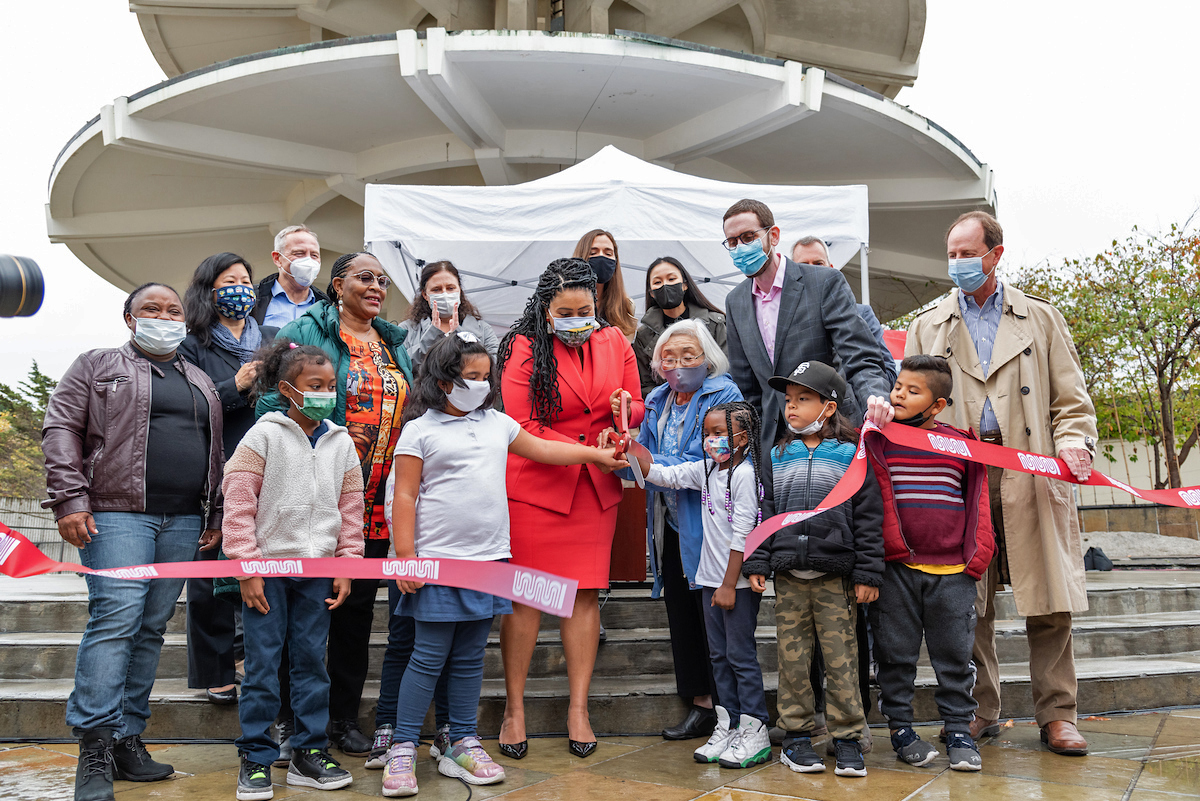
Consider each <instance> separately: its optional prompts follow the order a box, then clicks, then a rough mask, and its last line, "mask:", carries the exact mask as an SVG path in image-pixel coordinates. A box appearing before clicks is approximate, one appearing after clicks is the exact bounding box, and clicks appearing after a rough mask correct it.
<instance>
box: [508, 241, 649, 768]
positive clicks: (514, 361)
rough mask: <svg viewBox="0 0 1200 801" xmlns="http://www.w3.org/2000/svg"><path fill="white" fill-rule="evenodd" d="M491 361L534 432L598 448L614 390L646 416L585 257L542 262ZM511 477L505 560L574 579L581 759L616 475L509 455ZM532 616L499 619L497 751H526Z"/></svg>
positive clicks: (570, 654)
mask: <svg viewBox="0 0 1200 801" xmlns="http://www.w3.org/2000/svg"><path fill="white" fill-rule="evenodd" d="M610 289H611V285H610ZM498 362H499V367H500V369H501V370H502V374H501V381H500V388H501V394H502V396H503V399H504V408H505V410H506V411H507V412H508V413H509V414H510V415H512V417H513V418H514V419H515V420H516V421H517V422H518V423H520V424H521V427H522V428H524V429H525V430H526V431H528V432H529V433H531V434H533V435H534V436H537V437H542V438H545V439H551V440H558V441H560V442H574V443H584V444H587V445H595V444H597V442H598V437H599V435H600V433H601V432H602V431H604V430H605V429H607V428H610V427H611V426H612V425H613V417H614V412H615V411H616V410H617V409H619V408H620V403H621V398H622V396H624V397H625V399H626V401H628V402H629V408H630V417H631V419H630V421H629V422H630V425H637V424H638V423H639V422H640V421H641V419H642V415H643V411H644V407H643V404H642V397H641V391H640V390H639V389H638V375H637V362H636V361H635V359H634V357H633V350H632V349H631V348H630V346H629V342H628V341H627V340H626V339H625V337H624V336H622V335H621V332H620V330H619V329H617V328H616V327H615V326H611V325H609V324H608V322H607V321H606V320H605V319H604V318H603V316H602V315H601V314H599V313H598V311H597V299H596V274H595V272H593V268H592V266H591V265H589V264H588V263H587V262H586V261H583V260H582V259H558V260H556V261H554V262H551V264H550V266H549V267H547V268H546V270H545V272H543V273H542V275H541V278H539V279H538V285H537V288H536V289H535V290H534V293H533V296H532V297H531V298H530V299H529V303H528V304H527V305H526V306H525V312H524V314H522V316H521V318H520V319H519V320H517V321H516V323H514V324H513V327H512V329H511V330H510V331H509V333H508V334H507V335H506V336H505V337H504V339H503V341H502V342H501V343H500V354H499V357H498ZM507 476H508V477H507V481H508V499H509V520H510V525H511V545H512V561H513V563H514V564H518V565H527V566H530V567H536V568H539V569H541V570H547V571H549V572H552V573H556V574H558V575H562V576H568V577H570V578H574V579H577V580H578V581H579V592H578V594H577V595H576V596H575V608H574V611H573V613H572V615H571V617H569V618H562V619H561V621H560V623H559V627H560V630H561V632H562V643H563V652H564V653H565V655H566V660H567V679H568V682H569V684H570V693H571V698H570V704H569V706H568V708H567V732H568V738H569V740H570V749H571V753H573V754H574V755H575V756H578V757H586V756H588V755H590V754H591V753H592V752H593V751H594V750H595V748H596V736H595V734H594V732H593V731H592V726H591V722H590V720H589V718H588V706H587V703H588V688H589V687H590V685H591V680H592V669H593V668H594V667H595V663H596V648H597V646H598V645H599V642H600V608H599V603H598V599H599V591H600V589H601V588H606V587H608V575H609V557H610V555H611V551H612V542H613V534H614V532H615V531H616V523H617V504H618V503H620V501H621V493H622V489H621V480H620V479H619V478H617V477H616V476H614V475H612V474H606V473H603V472H601V471H600V469H599V468H597V467H595V466H594V465H588V466H585V467H581V466H579V465H572V466H568V467H556V466H551V465H544V464H538V463H536V462H533V461H530V460H529V459H525V458H522V457H520V456H516V455H510V456H509V457H508V474H507ZM540 622H541V612H539V611H538V610H537V609H535V608H534V607H530V606H525V605H523V604H519V603H514V604H513V613H512V614H511V615H505V616H504V617H503V619H502V622H501V624H500V649H501V653H502V656H503V659H504V684H505V689H506V692H507V703H506V705H505V710H504V720H503V723H502V725H501V728H500V751H501V753H503V754H505V755H507V756H509V757H512V758H514V759H520V758H521V757H523V756H524V755H525V753H526V745H525V741H526V732H525V707H524V698H525V679H526V676H527V674H528V673H529V663H530V659H531V658H532V657H533V649H534V646H535V645H536V644H537V636H538V628H539V625H540Z"/></svg>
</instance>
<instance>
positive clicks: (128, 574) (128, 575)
mask: <svg viewBox="0 0 1200 801" xmlns="http://www.w3.org/2000/svg"><path fill="white" fill-rule="evenodd" d="M92 575H93V576H105V577H107V578H119V579H145V578H158V571H157V570H155V569H154V568H152V567H150V566H149V565H142V566H141V567H110V568H107V569H105V570H93V571H92Z"/></svg>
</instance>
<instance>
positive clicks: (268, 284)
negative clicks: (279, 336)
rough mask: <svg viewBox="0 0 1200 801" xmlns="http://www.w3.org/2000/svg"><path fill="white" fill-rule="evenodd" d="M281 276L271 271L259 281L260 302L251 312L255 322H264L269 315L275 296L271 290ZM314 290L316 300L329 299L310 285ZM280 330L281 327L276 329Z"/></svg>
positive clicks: (257, 291)
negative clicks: (269, 308)
mask: <svg viewBox="0 0 1200 801" xmlns="http://www.w3.org/2000/svg"><path fill="white" fill-rule="evenodd" d="M277 278H279V273H271V274H270V275H268V276H267V277H266V278H264V279H263V280H261V281H259V282H258V286H257V287H256V288H255V290H254V291H255V293H256V294H257V295H258V303H256V304H254V311H252V312H250V316H251V317H253V318H254V322H256V323H258V324H259V325H262V324H263V320H264V319H265V318H266V316H267V305H268V304H269V303H270V302H271V298H273V297H275V296H274V295H272V294H271V290H272V289H273V288H274V287H275V280H276V279H277ZM309 289H311V290H312V291H313V297H314V298H315V299H316V300H329V298H327V297H326V296H325V293H324V292H322V291H321V290H319V289H317V288H316V287H315V286H312V287H309ZM275 330H277V331H278V330H279V329H275Z"/></svg>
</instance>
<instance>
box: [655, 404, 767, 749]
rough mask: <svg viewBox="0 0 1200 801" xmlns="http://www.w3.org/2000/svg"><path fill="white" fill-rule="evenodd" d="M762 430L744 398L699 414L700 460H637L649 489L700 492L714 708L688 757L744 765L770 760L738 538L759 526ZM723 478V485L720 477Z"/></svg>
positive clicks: (701, 569) (752, 596)
mask: <svg viewBox="0 0 1200 801" xmlns="http://www.w3.org/2000/svg"><path fill="white" fill-rule="evenodd" d="M761 437H762V432H761V426H760V423H759V419H758V412H756V411H755V410H754V407H753V406H752V405H750V404H749V403H746V402H745V401H734V402H732V403H722V404H718V405H716V406H713V407H712V408H711V409H710V410H709V412H708V414H707V415H705V417H704V458H703V460H701V461H698V462H682V463H680V464H675V465H661V464H656V463H654V462H653V457H651V458H639V461H640V462H641V467H642V470H643V472H644V473H645V474H646V480H647V483H649V484H656V485H658V486H659V487H666V488H669V489H695V490H700V492H701V513H702V514H703V515H704V517H703V524H704V543H703V547H702V550H701V554H700V564H699V566H698V567H697V569H696V583H697V584H699V585H700V586H701V587H702V588H703V598H704V623H705V628H706V630H707V634H708V650H709V654H710V657H711V659H712V668H713V681H714V683H715V685H716V690H717V698H719V699H720V703H718V704H715V705H714V707H713V708H714V709H715V710H716V713H717V726H716V728H715V729H714V730H713V734H712V737H710V738H709V740H708V742H707V743H705V744H704V745H702V746H700V747H699V748H697V749H696V751H695V753H694V754H693V757H694V759H695V760H696V761H697V762H701V763H711V762H716V763H717V764H719V765H720V766H721V767H723V768H747V767H750V766H751V765H757V764H760V763H762V762H766V761H767V760H768V759H770V757H771V741H770V738H769V737H768V735H767V696H766V692H765V691H764V689H763V679H762V669H761V668H760V667H759V664H758V649H757V645H756V643H755V639H754V630H755V628H756V627H757V626H758V608H759V604H760V603H761V601H762V596H761V595H760V594H758V593H756V592H754V591H753V590H752V589H751V587H750V582H749V581H748V580H747V579H746V578H744V577H743V576H742V552H743V551H744V550H745V547H746V535H747V534H749V533H750V532H751V530H753V529H754V527H755V526H757V525H758V524H759V523H761V522H762V512H761V510H760V507H759V502H760V501H761V500H762V497H763V488H762V482H761V480H760V478H759V476H760V473H759V466H760V459H761V455H760V454H759V450H758V449H759V442H760V441H761ZM722 474H724V477H725V480H724V481H722V480H721V476H722Z"/></svg>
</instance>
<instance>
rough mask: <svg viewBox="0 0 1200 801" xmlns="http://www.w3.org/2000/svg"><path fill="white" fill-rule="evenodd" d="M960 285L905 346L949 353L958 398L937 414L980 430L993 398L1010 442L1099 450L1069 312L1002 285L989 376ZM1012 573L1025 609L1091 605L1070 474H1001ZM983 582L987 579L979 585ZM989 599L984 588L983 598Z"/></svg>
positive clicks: (1033, 448)
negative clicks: (971, 329)
mask: <svg viewBox="0 0 1200 801" xmlns="http://www.w3.org/2000/svg"><path fill="white" fill-rule="evenodd" d="M958 298H959V290H958V289H955V290H953V291H952V292H951V293H950V297H948V298H947V299H946V300H944V301H942V302H941V303H939V304H938V305H937V306H935V307H934V308H932V309H930V310H928V311H926V312H924V313H923V314H921V315H919V316H918V317H917V318H916V319H915V320H914V321H913V323H912V325H911V326H909V329H908V342H907V345H906V347H905V355H912V354H915V353H928V354H933V355H941V356H945V357H946V359H947V360H949V362H950V370H951V372H952V373H953V374H954V391H953V394H952V398H953V401H952V403H951V405H950V406H948V407H946V409H945V411H943V412H942V413H941V414H940V415H939V416H938V417H939V419H940V420H941V421H942V422H945V423H949V424H951V425H955V426H958V427H959V428H964V429H968V428H969V429H972V430H976V431H978V429H979V420H980V416H981V415H982V413H983V403H984V400H985V399H986V398H991V401H992V409H993V410H994V411H995V413H996V419H997V420H998V421H999V423H1000V433H1001V434H1002V436H1003V437H1004V444H1005V445H1006V446H1008V447H1012V448H1020V449H1021V450H1023V451H1029V452H1031V453H1041V454H1045V455H1047V456H1057V455H1058V452H1059V451H1060V450H1062V449H1063V448H1087V449H1088V450H1093V449H1094V448H1095V441H1096V409H1095V407H1094V406H1093V405H1092V400H1091V398H1090V397H1088V393H1087V389H1086V388H1085V387H1084V382H1083V371H1082V370H1081V368H1080V365H1079V356H1078V354H1077V353H1076V351H1075V344H1074V342H1073V341H1072V340H1071V332H1070V331H1069V330H1068V328H1067V324H1066V321H1065V320H1063V317H1062V315H1061V314H1059V312H1058V310H1057V309H1055V308H1054V307H1053V306H1052V305H1050V304H1049V303H1047V302H1046V301H1044V300H1042V299H1040V298H1035V297H1031V296H1029V295H1026V294H1024V293H1023V292H1021V291H1020V290H1018V289H1016V288H1014V287H1012V286H1009V285H1007V284H1005V285H1004V311H1003V314H1002V316H1001V318H1000V326H999V329H998V330H997V332H996V342H995V345H994V348H993V350H992V365H991V369H990V371H989V372H988V375H987V378H986V379H985V378H984V374H983V369H982V367H981V366H980V364H979V356H978V354H977V353H976V351H975V343H974V342H973V341H972V340H971V335H970V333H969V332H968V331H967V326H966V323H964V322H963V319H962V314H961V311H960V309H959V300H958ZM1000 484H1001V486H1000V499H1001V503H1002V504H1003V508H1004V532H1005V542H1006V547H1007V551H1008V566H1009V574H1010V576H1011V578H1012V582H1013V596H1014V599H1015V600H1016V604H1017V612H1018V614H1020V615H1023V616H1030V615H1047V614H1051V613H1053V612H1083V611H1086V610H1087V608H1088V600H1087V590H1086V586H1085V583H1084V571H1083V552H1082V544H1081V540H1080V533H1079V516H1078V514H1077V512H1076V509H1075V496H1074V494H1073V492H1072V487H1071V485H1070V484H1068V483H1066V482H1063V481H1059V480H1057V479H1052V478H1046V477H1044V476H1034V475H1030V474H1028V473H1019V472H1016V471H1013V470H1006V471H1005V472H1004V478H1003V479H1002V480H1001V482H1000ZM983 585H984V582H980V584H979V586H980V588H981V590H980V592H981V593H982V591H983V590H982V587H983ZM980 600H982V598H981V599H980Z"/></svg>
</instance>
